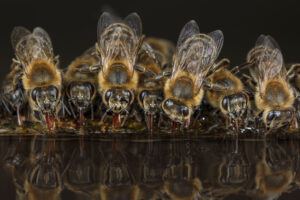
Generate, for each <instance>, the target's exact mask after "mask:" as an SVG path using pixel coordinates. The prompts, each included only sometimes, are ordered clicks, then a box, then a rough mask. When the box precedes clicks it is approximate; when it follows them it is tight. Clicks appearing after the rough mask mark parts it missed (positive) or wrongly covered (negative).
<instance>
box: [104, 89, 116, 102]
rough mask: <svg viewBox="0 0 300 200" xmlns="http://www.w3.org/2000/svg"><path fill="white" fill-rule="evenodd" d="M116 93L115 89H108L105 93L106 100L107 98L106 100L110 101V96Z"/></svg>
mask: <svg viewBox="0 0 300 200" xmlns="http://www.w3.org/2000/svg"><path fill="white" fill-rule="evenodd" d="M114 93H115V92H114V91H113V90H108V91H106V93H105V95H104V98H105V100H106V101H109V99H110V97H112V96H113V94H114Z"/></svg>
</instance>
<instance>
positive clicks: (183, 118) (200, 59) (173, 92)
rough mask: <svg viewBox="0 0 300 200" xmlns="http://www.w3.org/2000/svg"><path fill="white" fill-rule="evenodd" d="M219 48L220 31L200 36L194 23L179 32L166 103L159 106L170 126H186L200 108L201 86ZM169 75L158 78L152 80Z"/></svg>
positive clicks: (165, 89) (167, 85)
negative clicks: (171, 122) (168, 119)
mask: <svg viewBox="0 0 300 200" xmlns="http://www.w3.org/2000/svg"><path fill="white" fill-rule="evenodd" d="M222 45H223V33H222V31H220V30H217V31H214V32H211V33H209V34H203V33H200V32H199V27H198V24H197V23H196V22H195V21H193V20H192V21H190V22H188V23H187V24H186V25H185V26H184V27H183V29H182V30H181V33H180V36H179V39H178V42H177V47H176V51H175V54H174V56H173V63H172V67H173V69H172V74H171V77H170V78H168V80H167V81H166V83H165V87H164V94H165V99H164V100H163V102H162V110H163V112H164V113H165V114H166V115H167V116H168V117H169V118H170V119H171V120H172V121H173V125H174V123H180V124H182V125H184V124H185V125H186V126H188V124H189V122H190V118H191V116H192V114H193V112H194V110H195V109H196V108H197V107H199V105H200V104H201V101H202V98H203V94H204V91H203V88H202V85H203V83H204V80H205V78H206V77H207V75H208V73H209V72H210V70H211V66H212V65H213V64H214V62H215V60H216V59H217V57H218V55H219V52H220V50H221V48H222ZM168 75H170V74H168V73H163V74H159V75H157V76H155V77H154V79H156V80H157V79H159V78H161V77H164V76H168ZM205 85H206V86H207V87H213V85H209V84H205Z"/></svg>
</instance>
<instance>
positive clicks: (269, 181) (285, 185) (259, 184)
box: [254, 147, 294, 199]
mask: <svg viewBox="0 0 300 200" xmlns="http://www.w3.org/2000/svg"><path fill="white" fill-rule="evenodd" d="M272 151H276V152H272ZM282 151H284V150H283V149H282V148H278V147H277V148H274V149H269V148H265V152H264V155H263V158H262V160H261V161H259V162H258V163H257V164H256V174H255V177H254V180H255V191H254V194H255V196H257V197H260V198H261V199H262V198H264V199H277V197H279V196H280V195H281V194H282V193H283V192H285V191H287V190H289V187H290V185H291V184H292V182H293V179H294V173H293V170H292V169H291V168H292V166H293V165H289V164H291V162H289V161H288V162H285V161H286V160H285V159H286V157H288V156H286V155H285V157H282V158H283V159H284V161H281V162H279V161H280V160H275V162H273V161H274V160H272V157H273V156H274V155H280V154H282ZM284 153H286V152H284ZM272 154H274V155H272ZM282 158H281V159H282ZM291 160H293V159H291ZM281 165H286V166H281Z"/></svg>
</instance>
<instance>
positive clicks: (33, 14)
mask: <svg viewBox="0 0 300 200" xmlns="http://www.w3.org/2000/svg"><path fill="white" fill-rule="evenodd" d="M299 5H300V4H299V3H298V2H297V1H280V2H275V1H262V0H249V1H244V0H242V1H241V0H240V1H228V0H227V1H225V0H223V1H217V0H214V1H209V0H198V1H187V0H181V1H175V0H174V1H169V2H168V1H163V0H161V1H150V0H148V1H125V0H124V1H120V2H118V1H100V0H99V1H97V2H90V1H84V0H82V1H80V3H74V2H73V1H65V2H62V1H58V2H55V1H30V2H25V1H20V2H18V1H12V2H11V1H9V2H8V1H7V2H5V1H4V2H1V3H0V25H1V29H0V62H1V68H0V80H1V82H2V80H3V77H4V76H5V74H6V73H7V72H8V70H9V65H10V62H11V59H12V57H13V50H12V47H11V44H10V32H11V30H12V28H13V27H14V26H17V25H22V26H25V27H27V28H29V29H31V30H32V29H33V28H34V27H36V26H41V27H43V28H44V29H45V30H47V31H48V33H49V34H50V36H51V38H52V42H53V46H54V51H55V53H56V54H59V55H60V58H61V68H64V67H66V66H67V65H68V63H70V61H71V60H72V59H73V58H75V57H76V56H78V55H80V54H81V53H82V52H83V51H84V50H85V49H87V48H88V47H89V46H91V45H92V44H93V43H94V42H95V40H96V25H97V21H98V18H99V16H100V14H101V12H102V10H103V8H105V7H107V6H109V7H111V8H112V9H114V10H115V12H116V13H117V14H118V15H120V16H121V17H124V16H126V15H127V14H128V13H130V12H137V13H138V14H139V15H140V16H141V18H142V21H143V30H144V31H143V32H144V33H145V34H146V35H148V36H158V37H164V38H168V39H170V40H172V41H174V42H176V40H177V37H178V34H179V32H180V29H181V28H182V27H183V25H184V24H185V23H186V22H188V21H189V20H191V19H195V20H196V21H197V22H198V23H199V26H200V31H201V32H210V31H213V30H215V29H221V30H222V31H223V32H224V35H225V42H224V47H223V50H222V52H221V56H220V57H228V58H230V59H231V61H232V63H233V64H241V63H243V62H244V60H245V57H246V53H247V51H248V50H249V49H250V48H251V47H252V46H253V45H254V43H255V40H256V38H257V37H258V36H259V35H260V34H262V33H264V34H270V35H272V36H273V37H274V38H275V39H276V40H277V41H278V43H279V44H280V46H281V49H282V51H283V54H284V57H285V60H286V61H288V62H297V61H299V62H300V51H299V49H300V48H299V47H300V28H299V26H300V15H299V13H300V7H299Z"/></svg>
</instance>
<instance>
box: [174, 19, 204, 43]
mask: <svg viewBox="0 0 300 200" xmlns="http://www.w3.org/2000/svg"><path fill="white" fill-rule="evenodd" d="M199 33H200V31H199V26H198V24H197V22H196V21H194V20H191V21H189V22H188V23H187V24H185V25H184V27H183V28H182V29H181V31H180V34H179V38H178V41H177V48H179V47H180V46H181V45H182V44H183V42H184V41H185V40H186V39H187V38H190V37H191V36H193V35H196V34H199Z"/></svg>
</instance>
